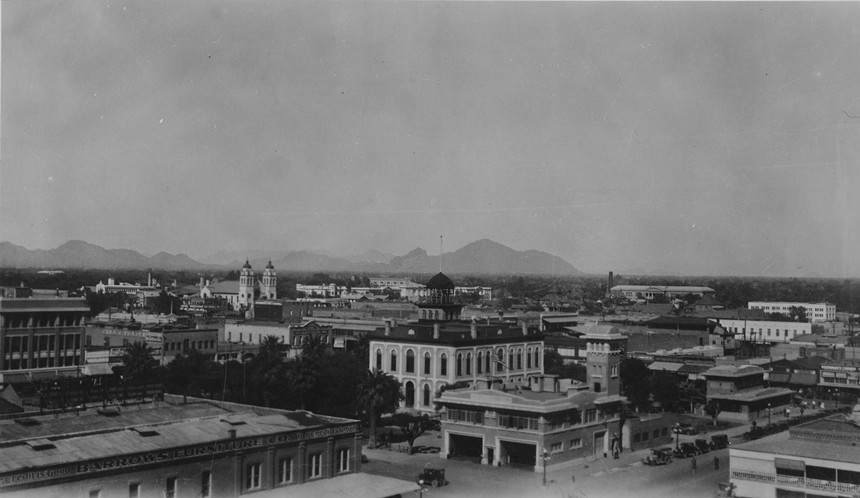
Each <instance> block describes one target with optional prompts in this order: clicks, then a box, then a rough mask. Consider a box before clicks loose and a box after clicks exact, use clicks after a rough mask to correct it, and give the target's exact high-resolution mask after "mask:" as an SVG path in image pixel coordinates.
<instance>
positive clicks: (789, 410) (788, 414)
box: [785, 408, 791, 418]
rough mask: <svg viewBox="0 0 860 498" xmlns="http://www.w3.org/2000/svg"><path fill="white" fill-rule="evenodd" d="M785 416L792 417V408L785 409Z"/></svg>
mask: <svg viewBox="0 0 860 498" xmlns="http://www.w3.org/2000/svg"><path fill="white" fill-rule="evenodd" d="M785 418H791V408H786V409H785Z"/></svg>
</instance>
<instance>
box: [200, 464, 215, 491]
mask: <svg viewBox="0 0 860 498" xmlns="http://www.w3.org/2000/svg"><path fill="white" fill-rule="evenodd" d="M211 492H212V472H209V471H208V470H204V471H203V474H201V475H200V496H202V497H204V498H205V497H207V496H211V494H212V493H211Z"/></svg>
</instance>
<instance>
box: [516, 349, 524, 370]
mask: <svg viewBox="0 0 860 498" xmlns="http://www.w3.org/2000/svg"><path fill="white" fill-rule="evenodd" d="M522 369H523V350H522V349H518V350H517V370H522Z"/></svg>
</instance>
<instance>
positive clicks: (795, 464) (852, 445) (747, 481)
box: [729, 406, 860, 498]
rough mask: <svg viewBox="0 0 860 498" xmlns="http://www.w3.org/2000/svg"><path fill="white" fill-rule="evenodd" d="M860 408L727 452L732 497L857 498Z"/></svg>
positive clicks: (858, 493) (738, 446) (859, 478)
mask: <svg viewBox="0 0 860 498" xmlns="http://www.w3.org/2000/svg"><path fill="white" fill-rule="evenodd" d="M858 410H860V407H858V406H855V407H854V413H853V414H852V415H851V416H849V417H846V416H844V415H833V416H830V417H827V418H824V419H819V420H813V421H811V422H807V423H805V424H801V425H798V426H796V427H792V428H791V429H789V430H788V431H787V432H780V433H778V434H774V435H772V436H768V437H764V438H762V439H758V440H755V441H750V442H749V443H743V444H740V445H732V446H731V447H730V448H729V466H730V469H731V470H730V479H731V482H732V484H733V485H734V486H735V496H756V497H760V498H781V497H795V496H806V497H830V496H832V497H841V496H860V451H858V449H857V444H858V443H860V411H858Z"/></svg>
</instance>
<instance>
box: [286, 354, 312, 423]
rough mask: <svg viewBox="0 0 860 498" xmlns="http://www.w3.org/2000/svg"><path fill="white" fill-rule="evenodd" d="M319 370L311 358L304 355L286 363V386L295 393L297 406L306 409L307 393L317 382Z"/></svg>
mask: <svg viewBox="0 0 860 498" xmlns="http://www.w3.org/2000/svg"><path fill="white" fill-rule="evenodd" d="M318 374H319V370H318V368H317V365H316V363H315V362H314V361H313V359H311V358H308V357H306V356H301V357H299V358H296V359H294V360H292V361H290V362H289V363H287V371H286V379H287V383H288V386H289V387H290V388H291V389H292V390H293V391H294V392H295V393H296V395H297V396H298V399H299V407H300V408H301V409H302V410H305V409H307V408H306V406H307V398H308V393H309V392H311V391H313V389H314V387H315V386H316V384H317V377H318Z"/></svg>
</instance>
